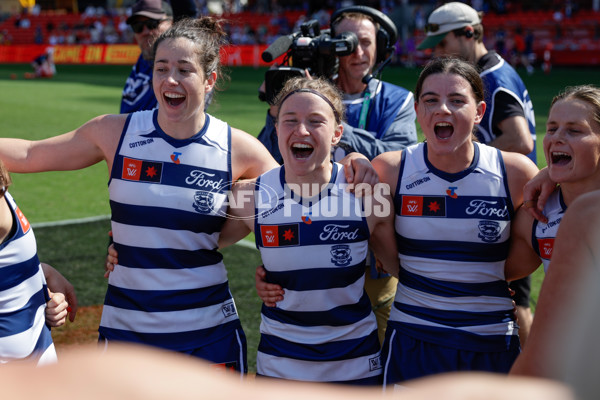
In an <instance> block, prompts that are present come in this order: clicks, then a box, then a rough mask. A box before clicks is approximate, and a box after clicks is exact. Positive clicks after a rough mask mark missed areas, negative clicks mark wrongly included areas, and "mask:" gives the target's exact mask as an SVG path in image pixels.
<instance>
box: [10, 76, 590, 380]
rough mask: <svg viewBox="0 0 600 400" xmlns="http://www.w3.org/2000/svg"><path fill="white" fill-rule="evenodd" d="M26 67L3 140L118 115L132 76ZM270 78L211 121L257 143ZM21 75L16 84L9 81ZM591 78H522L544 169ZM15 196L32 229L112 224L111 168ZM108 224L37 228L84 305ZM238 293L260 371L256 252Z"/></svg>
mask: <svg viewBox="0 0 600 400" xmlns="http://www.w3.org/2000/svg"><path fill="white" fill-rule="evenodd" d="M29 70H30V67H29V66H28V65H0V88H1V93H2V96H1V98H0V120H1V121H2V129H1V133H0V135H2V136H3V137H21V138H26V139H40V138H45V137H49V136H54V135H56V134H59V133H63V132H67V131H69V130H71V129H74V128H76V127H77V126H79V125H81V124H82V123H84V122H85V121H87V120H89V119H90V118H92V117H94V116H96V115H100V114H107V113H117V112H118V110H119V103H120V94H121V90H122V87H123V84H124V81H125V78H126V76H127V75H128V74H129V70H130V67H128V66H70V65H59V66H58V74H57V75H56V77H55V78H53V79H52V80H36V81H32V80H24V79H22V76H23V72H25V71H29ZM264 71H265V69H253V68H235V69H232V70H229V73H230V75H231V80H230V82H229V83H228V84H226V85H225V90H224V91H223V92H220V93H218V94H217V96H216V99H215V101H214V102H213V104H212V105H211V106H210V109H209V112H210V113H211V114H213V115H215V116H217V117H219V118H221V119H223V120H225V121H227V122H229V123H230V124H231V125H232V126H235V127H237V128H240V129H243V130H245V131H247V132H249V133H251V134H253V135H257V134H258V132H259V131H260V129H261V127H262V125H263V123H264V118H265V112H266V105H265V103H261V102H260V101H259V100H258V97H257V89H258V85H259V84H260V82H261V81H262V79H263V74H264ZM11 73H16V74H18V76H19V79H17V80H11V79H10V74H11ZM418 73H419V70H418V69H403V68H394V67H390V68H388V69H387V70H386V72H385V74H384V79H385V80H387V81H390V82H392V83H395V84H397V85H400V86H404V87H406V88H408V89H411V90H412V89H413V87H414V84H415V82H416V79H417V77H418ZM597 74H598V73H597V71H596V70H593V69H558V68H557V69H554V70H553V71H552V74H551V75H549V76H548V75H544V74H542V73H541V72H536V73H535V74H534V75H532V76H527V75H526V74H523V79H524V80H525V84H526V86H527V87H528V89H529V91H530V95H531V98H532V101H533V104H534V108H535V111H536V123H537V131H538V160H539V161H540V165H541V166H542V165H545V162H544V161H543V160H544V156H543V152H542V145H541V143H542V138H543V132H544V126H545V121H546V118H547V110H548V107H549V104H550V101H551V100H552V97H553V96H554V95H555V94H557V93H558V92H559V91H560V90H561V89H562V88H564V87H565V86H568V85H576V84H582V83H594V82H596V81H597V76H598V75H597ZM12 176H13V180H14V184H13V187H12V188H11V189H10V192H11V193H12V195H13V196H14V197H15V199H16V201H17V202H18V203H19V206H20V207H21V209H22V210H23V212H24V213H25V215H26V216H27V217H28V218H29V220H30V221H31V222H32V223H34V224H39V223H42V222H48V221H62V220H68V219H75V218H84V217H92V216H101V215H107V214H109V208H108V201H107V200H108V191H107V179H108V172H107V169H106V166H105V165H104V164H97V165H95V166H93V167H90V168H87V169H85V170H81V171H70V172H52V173H40V174H13V175H12ZM109 229H110V224H109V222H108V220H106V219H105V220H100V221H97V222H91V223H86V224H75V225H64V226H55V227H40V226H38V227H36V231H35V232H36V236H37V238H38V246H39V254H40V258H41V260H42V261H45V262H48V263H50V264H52V265H54V266H55V267H56V268H58V269H59V270H60V271H62V272H63V273H64V274H65V276H67V278H69V279H70V280H71V282H72V283H73V284H74V285H75V287H76V289H77V291H78V296H79V301H80V304H81V305H94V304H101V303H102V301H103V298H104V291H105V289H106V280H105V279H104V278H103V273H104V259H105V254H106V253H105V251H106V245H107V232H108V230H109ZM223 253H224V257H225V263H226V265H227V267H228V271H229V276H230V282H231V290H232V292H233V294H234V297H235V299H236V305H237V307H238V311H239V314H240V318H241V320H242V323H243V325H244V328H245V330H246V334H247V336H248V343H249V352H248V356H249V363H250V368H251V370H252V371H254V368H255V355H256V347H257V344H258V337H259V335H258V325H259V322H260V317H259V316H260V301H259V299H258V297H257V296H256V294H255V290H254V270H255V267H256V266H257V265H259V264H260V257H259V255H258V252H257V251H256V250H252V249H248V248H246V247H241V246H234V247H231V248H229V249H225V250H224V252H223ZM541 279H542V273H540V272H537V273H536V274H535V276H534V284H533V288H532V291H533V293H532V301H533V302H534V305H535V300H536V299H537V294H538V291H539V286H540V282H541Z"/></svg>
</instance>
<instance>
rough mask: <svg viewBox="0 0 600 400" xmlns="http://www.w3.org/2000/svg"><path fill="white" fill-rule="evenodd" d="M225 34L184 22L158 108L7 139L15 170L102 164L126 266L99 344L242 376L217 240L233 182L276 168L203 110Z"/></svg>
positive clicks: (161, 51) (164, 60) (160, 63)
mask: <svg viewBox="0 0 600 400" xmlns="http://www.w3.org/2000/svg"><path fill="white" fill-rule="evenodd" d="M225 40H226V33H225V32H224V31H223V29H222V27H221V26H220V24H219V23H218V22H217V21H216V20H214V19H212V18H208V17H206V18H199V19H186V20H181V21H179V22H177V23H175V24H174V25H173V26H172V27H171V28H169V29H168V30H166V31H165V32H164V33H163V34H161V36H159V37H158V39H156V41H155V43H154V62H153V68H154V70H153V79H152V83H153V88H154V92H155V93H156V95H157V100H158V102H159V104H160V106H159V107H158V108H157V109H155V110H148V111H139V112H135V113H132V114H117V115H103V116H99V117H96V118H94V119H92V120H90V121H88V122H87V123H85V124H84V125H82V126H81V127H79V128H77V129H75V130H74V131H71V132H68V133H65V134H63V135H59V136H55V137H51V138H48V139H45V140H40V141H27V140H20V139H5V138H3V139H0V158H1V159H3V160H4V162H5V164H6V166H7V167H8V168H9V169H10V170H13V171H18V172H40V171H48V170H74V169H81V168H85V167H87V166H90V165H93V164H95V163H97V162H100V161H102V160H104V161H105V162H106V164H107V166H108V170H109V173H110V181H109V187H108V189H109V195H110V203H111V227H112V232H113V239H114V245H115V246H116V248H117V250H118V251H119V255H120V264H119V265H117V266H116V268H115V269H114V271H113V272H112V273H111V274H110V277H109V281H108V289H107V293H106V297H105V303H104V307H103V311H102V319H101V322H100V328H99V332H100V342H101V343H102V344H103V345H106V346H110V344H111V343H112V342H115V341H125V342H133V343H139V344H145V345H151V346H156V347H160V348H164V349H168V350H173V351H178V352H181V353H185V354H189V355H193V356H196V357H200V358H204V359H206V360H209V361H210V362H211V363H214V364H219V365H223V366H226V367H228V368H231V369H232V370H236V371H239V372H240V373H244V372H246V371H247V361H246V340H245V335H244V332H243V330H242V327H241V324H240V321H239V318H238V315H237V311H236V308H235V304H234V302H233V298H232V296H231V293H230V291H229V286H228V279H227V272H226V270H225V266H224V264H223V260H222V259H223V256H222V255H221V254H220V253H219V252H218V251H217V247H218V244H217V239H218V236H219V232H220V230H221V227H222V225H223V224H224V222H225V217H223V216H222V211H224V210H225V209H226V207H227V205H226V204H225V203H224V199H225V198H226V190H227V187H228V184H229V183H230V182H232V181H236V180H238V179H239V178H251V177H255V176H258V175H259V174H260V173H263V172H265V171H267V170H269V169H271V168H273V167H275V166H276V165H277V163H276V162H275V161H274V160H273V159H272V157H271V156H270V155H269V153H268V152H267V151H266V149H265V148H264V147H263V146H262V145H261V144H260V142H258V140H256V139H255V138H254V137H252V136H251V135H249V134H247V133H246V132H243V131H240V130H238V129H235V128H232V127H230V126H229V125H228V124H227V123H225V122H223V121H220V120H218V119H217V118H215V117H213V116H211V115H208V114H206V113H205V111H204V102H205V96H206V93H208V92H210V91H211V90H212V89H213V87H215V85H216V84H217V79H218V78H219V77H220V54H219V52H220V49H221V45H222V44H223V43H224V42H225Z"/></svg>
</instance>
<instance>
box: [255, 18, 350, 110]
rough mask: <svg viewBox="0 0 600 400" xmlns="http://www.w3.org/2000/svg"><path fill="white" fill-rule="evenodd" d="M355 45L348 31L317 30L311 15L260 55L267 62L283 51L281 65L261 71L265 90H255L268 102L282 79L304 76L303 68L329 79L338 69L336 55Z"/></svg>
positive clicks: (279, 88)
mask: <svg viewBox="0 0 600 400" xmlns="http://www.w3.org/2000/svg"><path fill="white" fill-rule="evenodd" d="M357 46H358V38H357V37H356V35H355V34H354V33H352V32H342V33H341V34H339V35H338V36H336V37H334V38H332V37H331V35H330V31H329V29H327V30H323V31H321V29H320V27H319V22H318V21H317V20H315V19H312V20H310V21H307V22H305V23H303V24H302V25H301V26H300V32H295V33H293V34H291V35H287V36H282V37H280V38H278V39H277V40H275V42H274V43H273V44H272V45H271V46H269V47H268V48H267V49H266V50H265V51H264V52H263V53H262V59H263V61H265V62H271V61H273V60H274V59H276V58H277V57H279V56H280V55H282V54H286V56H285V58H284V61H283V65H281V66H279V67H276V68H272V69H269V70H267V72H266V73H265V93H264V95H262V93H261V94H259V98H260V99H261V100H263V101H266V102H268V103H269V104H271V103H272V101H273V99H274V98H275V96H276V95H277V93H279V91H280V90H281V89H282V88H283V85H284V84H285V82H286V81H287V80H288V79H289V78H291V77H294V76H304V70H305V69H307V70H308V72H309V73H310V74H311V76H316V77H317V76H318V77H325V78H327V79H332V78H333V77H334V76H335V75H336V74H337V70H338V65H339V62H338V58H337V57H338V56H346V55H349V54H352V53H353V52H354V50H355V49H356V47H357Z"/></svg>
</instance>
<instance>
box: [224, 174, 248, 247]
mask: <svg viewBox="0 0 600 400" xmlns="http://www.w3.org/2000/svg"><path fill="white" fill-rule="evenodd" d="M255 189H256V179H249V180H242V181H238V182H236V183H235V184H234V185H233V187H232V189H231V193H230V195H229V199H228V201H229V208H228V210H227V220H226V221H225V224H224V225H223V228H222V229H221V232H220V234H219V248H221V249H222V248H224V247H227V246H230V245H232V244H234V243H237V242H238V241H240V240H242V239H243V238H245V237H246V236H247V235H248V234H249V233H250V232H251V231H254V217H255V215H254V214H255V211H254V210H255V207H254V203H255V202H254V193H255Z"/></svg>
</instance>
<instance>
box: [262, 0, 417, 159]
mask: <svg viewBox="0 0 600 400" xmlns="http://www.w3.org/2000/svg"><path fill="white" fill-rule="evenodd" d="M377 20H382V22H384V23H385V24H386V25H391V26H390V27H389V28H388V29H386V28H387V26H382V25H383V24H380V23H379V22H378V21H377ZM390 28H391V29H393V32H389V31H390V30H391V29H390ZM395 30H396V27H395V26H394V25H393V22H392V21H391V20H389V18H387V17H386V16H385V15H384V14H383V13H381V12H379V11H378V10H375V9H373V8H370V7H365V6H352V7H347V8H344V9H341V10H339V11H338V12H336V13H334V14H333V16H332V20H331V31H332V37H333V36H335V34H337V33H341V32H353V33H354V34H356V36H357V37H358V42H359V43H358V46H357V48H356V50H355V51H354V52H353V53H352V54H350V55H348V56H343V57H339V72H338V76H337V79H336V84H337V86H338V88H339V89H340V90H341V91H342V92H343V95H344V104H345V106H346V118H347V123H344V134H343V135H342V140H341V141H340V144H339V146H338V148H337V149H335V151H334V159H335V161H338V160H340V159H342V158H343V157H344V156H345V155H346V154H347V153H350V152H352V151H356V152H359V153H362V154H364V155H365V156H366V157H367V158H369V159H373V158H375V157H376V156H378V155H379V154H380V153H383V152H386V151H392V150H401V149H403V148H405V147H407V146H409V145H411V144H414V143H416V142H417V129H416V126H415V119H416V114H415V110H414V98H413V95H412V93H411V92H410V91H408V90H406V89H404V88H402V87H399V86H396V85H393V84H391V83H387V82H383V81H380V80H378V79H376V78H373V77H372V73H373V69H374V67H375V66H376V65H377V64H381V63H384V62H386V59H387V58H389V57H390V55H391V51H392V48H393V46H394V42H395V38H396V36H397V34H396V32H395ZM378 32H379V34H378ZM384 35H387V40H380V42H381V43H380V44H381V46H380V47H381V48H378V47H377V39H378V36H379V37H381V36H384ZM365 81H367V82H368V84H366V83H365ZM273 108H274V107H271V108H270V110H269V112H268V113H267V118H266V123H265V126H264V128H263V129H262V131H261V132H260V134H259V136H258V139H259V140H260V141H261V142H262V143H263V144H264V145H265V146H266V147H267V149H269V151H270V152H271V154H272V155H273V157H274V158H275V159H276V160H277V161H278V162H279V163H281V162H282V160H281V154H279V149H278V147H277V146H278V145H277V133H276V132H275V127H274V124H273V115H276V114H275V111H276V110H273ZM361 116H362V119H361Z"/></svg>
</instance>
